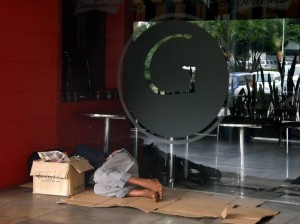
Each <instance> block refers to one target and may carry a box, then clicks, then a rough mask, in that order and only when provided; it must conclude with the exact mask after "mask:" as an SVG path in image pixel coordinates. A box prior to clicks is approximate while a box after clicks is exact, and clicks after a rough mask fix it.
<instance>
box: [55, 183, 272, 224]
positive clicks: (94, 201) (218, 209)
mask: <svg viewBox="0 0 300 224" xmlns="http://www.w3.org/2000/svg"><path fill="white" fill-rule="evenodd" d="M58 203H62V204H71V205H78V206H88V207H113V206H124V207H132V208H137V209H140V210H142V211H144V212H147V213H151V212H155V213H161V214H166V215H175V216H183V217H191V218H220V217H221V218H222V219H223V220H222V223H236V224H255V223H257V222H259V221H260V220H261V219H263V218H265V217H272V216H275V215H276V214H278V211H273V210H269V209H264V208H260V207H257V206H259V205H262V204H263V203H264V201H263V200H260V199H251V198H249V199H248V198H239V197H235V196H230V195H217V194H213V193H204V192H195V191H188V190H182V189H172V188H165V190H164V199H163V200H162V201H159V202H157V203H155V202H153V201H152V200H151V199H148V198H142V197H125V198H115V197H105V196H100V195H96V194H95V193H94V192H93V189H89V190H86V191H84V192H82V193H79V194H77V195H74V196H71V197H69V198H67V199H65V200H63V201H60V202H58Z"/></svg>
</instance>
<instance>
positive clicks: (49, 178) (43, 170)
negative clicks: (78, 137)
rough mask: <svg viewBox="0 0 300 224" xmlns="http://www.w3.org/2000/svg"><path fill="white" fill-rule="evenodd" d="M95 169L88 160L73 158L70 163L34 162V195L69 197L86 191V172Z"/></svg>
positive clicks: (32, 174)
mask: <svg viewBox="0 0 300 224" xmlns="http://www.w3.org/2000/svg"><path fill="white" fill-rule="evenodd" d="M93 168H94V167H93V166H92V165H91V164H90V163H89V162H88V161H87V160H86V159H81V158H80V159H76V158H71V161H70V162H69V163H56V162H43V161H42V160H35V161H33V164H32V168H31V172H30V176H33V193H38V194H50V195H60V196H69V195H73V194H77V193H79V192H82V191H84V189H85V175H84V172H85V171H88V170H91V169H93Z"/></svg>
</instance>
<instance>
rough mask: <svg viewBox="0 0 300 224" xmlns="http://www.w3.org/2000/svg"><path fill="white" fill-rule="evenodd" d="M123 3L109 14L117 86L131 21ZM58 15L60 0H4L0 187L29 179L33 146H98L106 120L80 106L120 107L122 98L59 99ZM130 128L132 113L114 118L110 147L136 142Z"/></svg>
mask: <svg viewBox="0 0 300 224" xmlns="http://www.w3.org/2000/svg"><path fill="white" fill-rule="evenodd" d="M124 10H126V7H124V5H123V3H122V5H121V7H120V8H119V11H118V13H117V14H116V15H108V19H107V52H106V54H107V57H106V61H107V70H106V87H107V88H115V87H117V70H116V65H117V64H118V60H119V56H120V55H121V52H122V49H123V45H124V40H125V39H126V38H127V37H125V36H124V33H125V32H124V29H126V30H127V29H128V28H125V27H126V26H125V22H124V16H125V14H124V12H125V11H124ZM60 15H61V3H60V0H42V1H41V0H14V1H11V0H1V1H0V49H1V50H0V66H1V69H0V71H1V73H0V74H1V82H0V103H1V110H0V126H1V129H0V153H1V163H0V170H1V174H0V175H1V176H0V188H7V187H11V186H16V185H19V184H22V183H25V182H27V181H28V180H30V179H31V178H30V176H29V171H28V170H27V159H28V157H29V156H30V154H31V153H32V152H33V151H38V150H44V149H51V148H55V147H59V148H61V149H64V150H66V151H69V152H70V151H72V150H74V149H75V147H76V146H78V145H79V144H89V145H93V146H95V147H98V148H100V149H101V148H102V146H103V136H104V133H103V131H104V121H102V120H91V119H89V118H86V117H81V116H78V115H77V113H78V112H81V111H82V112H84V111H85V112H93V111H94V112H103V113H123V109H122V106H121V103H120V102H119V100H101V101H91V102H79V103H61V102H60V84H61V83H60V79H61V41H60V35H61V16H60ZM126 24H127V23H126ZM128 32H129V31H128V30H127V33H128ZM130 128H131V124H130V122H129V121H128V120H125V121H112V122H111V135H110V137H111V138H110V139H111V141H110V146H111V148H112V149H114V148H115V147H119V146H125V147H131V144H132V141H131V139H130Z"/></svg>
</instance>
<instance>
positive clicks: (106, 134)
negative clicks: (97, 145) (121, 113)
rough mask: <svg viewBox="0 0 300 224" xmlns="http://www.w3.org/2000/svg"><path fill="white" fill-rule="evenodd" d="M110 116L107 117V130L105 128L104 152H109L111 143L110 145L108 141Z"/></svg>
mask: <svg viewBox="0 0 300 224" xmlns="http://www.w3.org/2000/svg"><path fill="white" fill-rule="evenodd" d="M109 121H110V119H109V117H106V118H105V130H104V150H103V151H104V153H108V150H109V145H108V141H109Z"/></svg>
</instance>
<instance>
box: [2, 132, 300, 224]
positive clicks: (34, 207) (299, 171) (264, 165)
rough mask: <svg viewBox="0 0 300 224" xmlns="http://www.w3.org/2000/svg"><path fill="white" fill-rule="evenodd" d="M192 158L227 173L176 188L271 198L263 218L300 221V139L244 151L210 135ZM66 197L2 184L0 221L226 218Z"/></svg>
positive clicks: (177, 149) (178, 149)
mask: <svg viewBox="0 0 300 224" xmlns="http://www.w3.org/2000/svg"><path fill="white" fill-rule="evenodd" d="M148 142H151V140H148ZM146 143H147V141H146ZM158 146H159V147H160V149H161V150H163V151H166V152H168V150H169V148H168V146H165V145H160V144H158ZM174 154H176V155H177V156H182V157H184V156H185V148H184V146H177V145H174ZM188 159H189V160H191V161H193V162H196V163H199V164H203V165H205V166H210V167H214V168H217V169H219V170H220V171H221V172H222V178H221V179H220V180H212V181H209V182H206V183H203V184H195V183H190V182H184V181H183V182H178V183H176V182H175V184H174V186H175V187H176V188H189V189H193V190H198V191H209V192H215V193H218V194H230V195H237V196H246V197H253V198H263V199H266V203H265V204H263V205H262V207H264V208H270V209H274V210H278V211H280V214H278V215H276V216H275V217H273V218H272V219H267V220H264V221H262V223H272V224H285V223H288V224H298V223H300V185H295V184H291V181H292V180H293V179H295V178H297V177H299V176H300V163H299V162H298V161H299V160H300V147H299V145H293V146H292V147H291V148H290V149H289V152H288V154H287V152H286V150H285V148H284V146H279V145H278V144H277V143H274V142H271V143H270V142H261V141H251V142H249V143H246V144H245V148H244V154H243V156H241V154H240V150H239V145H238V143H235V142H233V143H228V142H226V141H220V142H219V143H218V144H216V141H215V139H213V138H210V137H209V138H206V139H202V140H200V141H198V142H195V143H191V144H189V157H188ZM63 198H64V197H59V196H49V195H39V194H32V189H31V188H28V187H24V186H23V187H18V188H14V189H8V190H3V191H1V192H0V208H1V210H0V223H5V224H6V223H7V224H8V223H23V224H29V223H30V224H58V223H72V224H73V223H74V224H76V223H80V224H84V223H86V224H89V223H123V224H126V223H128V224H137V223H142V224H150V223H151V224H172V223H180V224H194V223H205V224H213V223H221V221H222V220H221V219H193V218H184V217H176V216H167V215H163V214H155V213H151V214H146V213H144V212H142V211H140V210H137V209H132V208H124V207H114V208H88V207H80V206H73V205H66V204H57V203H56V202H58V201H60V200H61V199H63Z"/></svg>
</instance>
